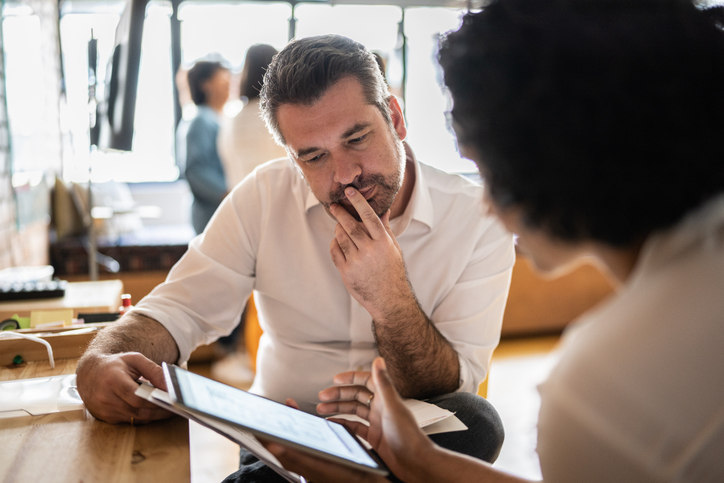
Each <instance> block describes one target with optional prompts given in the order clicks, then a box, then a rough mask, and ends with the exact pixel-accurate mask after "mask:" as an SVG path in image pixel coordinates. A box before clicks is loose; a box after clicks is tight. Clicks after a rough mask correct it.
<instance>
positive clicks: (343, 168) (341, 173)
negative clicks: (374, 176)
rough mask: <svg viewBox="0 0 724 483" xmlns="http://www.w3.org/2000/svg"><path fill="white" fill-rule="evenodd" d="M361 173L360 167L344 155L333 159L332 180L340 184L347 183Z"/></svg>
mask: <svg viewBox="0 0 724 483" xmlns="http://www.w3.org/2000/svg"><path fill="white" fill-rule="evenodd" d="M360 174H362V167H361V166H360V165H359V164H358V163H357V162H355V161H354V160H352V159H350V158H348V157H345V158H340V159H336V160H335V161H334V181H335V182H337V183H339V184H341V185H343V186H344V185H348V184H351V183H352V182H354V181H355V179H357V177H358V176H359V175H360Z"/></svg>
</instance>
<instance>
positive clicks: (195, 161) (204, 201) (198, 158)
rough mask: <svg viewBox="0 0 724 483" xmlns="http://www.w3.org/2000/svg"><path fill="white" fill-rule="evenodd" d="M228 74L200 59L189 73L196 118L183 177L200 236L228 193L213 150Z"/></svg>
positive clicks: (188, 140) (218, 65) (188, 137)
mask: <svg viewBox="0 0 724 483" xmlns="http://www.w3.org/2000/svg"><path fill="white" fill-rule="evenodd" d="M230 80H231V73H230V72H229V69H228V68H227V67H226V66H225V65H224V64H223V63H222V62H220V61H210V60H200V61H198V62H196V63H195V64H194V65H193V67H191V69H189V72H188V84H189V90H190V92H191V99H192V100H193V101H194V104H196V106H197V109H198V111H197V113H196V117H194V118H193V120H192V121H191V122H190V124H189V126H188V131H187V132H186V166H185V176H186V180H187V181H188V183H189V188H191V193H192V195H193V203H192V205H191V224H192V225H193V227H194V231H195V232H196V233H197V234H199V233H201V232H202V231H204V228H205V227H206V224H207V223H208V222H209V220H210V219H211V216H212V215H213V214H214V211H216V208H218V206H219V204H220V203H221V200H223V199H224V197H225V196H226V194H227V193H228V189H227V183H226V177H225V175H224V170H223V168H222V165H221V158H219V152H218V150H217V148H216V144H217V142H218V135H219V124H220V116H221V113H222V110H223V108H224V105H225V104H226V101H227V100H228V99H229V83H230Z"/></svg>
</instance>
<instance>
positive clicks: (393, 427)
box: [264, 357, 434, 483]
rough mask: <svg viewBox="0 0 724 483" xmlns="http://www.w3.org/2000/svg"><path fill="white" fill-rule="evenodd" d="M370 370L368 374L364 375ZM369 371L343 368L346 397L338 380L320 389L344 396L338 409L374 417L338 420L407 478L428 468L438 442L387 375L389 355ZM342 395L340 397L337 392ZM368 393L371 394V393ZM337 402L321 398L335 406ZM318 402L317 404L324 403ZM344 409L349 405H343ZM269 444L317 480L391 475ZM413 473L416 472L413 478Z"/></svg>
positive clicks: (282, 459) (279, 456)
mask: <svg viewBox="0 0 724 483" xmlns="http://www.w3.org/2000/svg"><path fill="white" fill-rule="evenodd" d="M365 374H366V375H367V377H365ZM369 376H370V373H363V372H348V373H342V374H338V375H337V376H336V377H335V382H338V381H340V383H345V382H349V383H350V384H351V385H350V386H349V392H347V393H346V395H345V396H344V397H342V393H343V392H344V391H345V388H344V387H342V388H340V391H339V393H338V394H336V393H335V390H336V388H337V386H333V387H330V388H327V389H324V390H323V391H321V392H320V395H322V394H326V395H328V396H330V398H332V399H343V402H342V403H340V404H338V405H337V406H336V409H340V410H343V409H344V410H346V412H349V413H352V414H357V415H360V416H361V415H362V414H365V413H366V415H367V417H368V420H369V423H370V425H369V427H367V426H366V425H364V424H361V423H356V422H350V421H344V420H340V421H339V422H340V423H342V424H344V425H345V426H347V427H348V428H350V429H352V430H353V431H355V432H356V433H357V434H358V435H359V436H361V437H362V438H364V439H366V440H367V441H368V442H369V443H370V444H371V445H372V447H373V449H374V450H375V451H376V452H377V454H378V455H379V456H380V457H381V459H382V460H383V461H384V462H385V464H386V465H387V467H388V468H389V469H390V471H392V472H393V473H394V474H395V475H396V476H397V477H399V478H401V479H402V480H403V481H407V480H408V477H409V476H411V471H413V470H414V471H418V472H420V471H422V472H423V473H424V472H425V468H424V466H425V464H426V461H428V459H427V458H426V456H425V455H426V454H429V452H431V451H433V448H434V444H433V443H432V441H430V439H428V437H427V436H425V434H424V433H423V432H422V431H421V430H420V429H419V428H418V426H417V423H416V422H415V418H414V416H413V415H412V413H411V412H410V411H409V410H408V409H407V407H405V405H404V403H403V401H402V399H401V398H400V396H399V394H398V393H397V391H396V390H395V388H394V385H393V384H392V381H391V380H390V378H389V376H388V375H387V370H386V367H385V363H384V360H383V359H382V358H379V357H378V358H377V359H375V361H374V363H373V365H372V373H371V377H369ZM362 394H374V397H372V398H371V406H370V407H368V408H367V409H366V410H365V409H364V407H367V406H366V405H365V404H362V403H360V402H359V398H357V396H358V395H360V396H361V395H362ZM338 395H339V397H337V396H338ZM367 398H368V399H369V396H367ZM335 404H337V403H336V402H328V403H321V404H320V406H326V405H329V406H326V409H329V410H330V412H334V411H331V410H332V409H334V408H335V406H334V405H335ZM320 406H318V409H319V407H320ZM342 412H344V411H342ZM264 445H265V446H266V448H267V449H268V450H269V451H270V452H271V453H272V454H274V456H276V457H277V459H278V460H279V461H280V462H281V463H282V465H284V467H285V468H287V469H288V470H290V471H294V472H295V473H297V474H300V475H302V476H304V477H305V478H307V479H308V480H310V481H313V482H314V483H321V482H325V481H330V482H337V481H360V482H368V481H386V480H385V479H382V478H381V477H378V476H376V475H372V474H371V473H366V472H360V471H356V470H353V469H350V468H347V467H344V466H341V465H339V464H336V463H331V462H329V461H328V460H323V459H320V458H317V457H314V456H310V455H308V454H306V453H303V452H301V451H298V450H296V449H293V448H289V447H287V446H283V445H281V444H279V443H271V442H264ZM410 479H412V478H410Z"/></svg>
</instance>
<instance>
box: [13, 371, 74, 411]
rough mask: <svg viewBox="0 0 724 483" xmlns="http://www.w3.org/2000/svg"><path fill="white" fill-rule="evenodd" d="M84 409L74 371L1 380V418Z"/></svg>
mask: <svg viewBox="0 0 724 483" xmlns="http://www.w3.org/2000/svg"><path fill="white" fill-rule="evenodd" d="M80 409H83V401H82V400H81V398H80V396H79V395H78V391H77V389H76V387H75V374H67V375H64V376H52V377H36V378H33V379H17V380H14V381H2V382H0V418H13V417H18V416H37V415H40V414H49V413H57V412H61V411H76V410H80Z"/></svg>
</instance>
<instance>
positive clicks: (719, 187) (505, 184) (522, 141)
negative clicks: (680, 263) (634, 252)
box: [439, 0, 724, 246]
mask: <svg viewBox="0 0 724 483" xmlns="http://www.w3.org/2000/svg"><path fill="white" fill-rule="evenodd" d="M439 61H440V64H441V65H442V67H443V71H444V76H445V83H446V85H447V87H448V89H449V91H450V93H451V95H452V97H453V102H454V107H453V109H452V119H453V123H454V126H455V129H456V132H457V135H458V142H459V143H460V145H461V146H465V147H467V148H470V151H471V152H472V153H474V157H475V158H476V162H477V164H478V168H479V170H480V172H481V175H482V176H483V178H484V179H485V182H486V184H487V185H488V186H489V189H490V195H491V197H492V199H493V202H494V203H495V204H496V205H498V206H499V207H502V208H505V207H508V206H516V207H519V208H520V209H521V210H522V212H523V214H524V222H525V223H526V224H527V225H528V226H531V227H534V228H541V229H544V230H545V231H546V232H547V233H549V234H551V235H553V236H555V237H558V238H560V239H564V240H585V239H589V240H598V241H602V242H605V243H608V244H611V245H614V246H625V245H630V244H634V243H637V242H640V241H641V240H643V239H644V238H645V237H646V236H647V235H649V234H650V233H651V232H653V231H656V230H659V229H663V228H666V227H669V226H671V225H673V224H674V223H676V222H677V221H678V220H679V219H680V218H682V216H683V215H684V214H685V213H687V212H688V211H690V210H691V209H693V208H694V207H696V206H697V205H700V204H701V203H703V202H704V201H706V200H707V199H709V198H711V197H712V196H714V195H715V194H717V193H720V192H722V191H724V169H723V168H722V164H723V163H724V33H722V31H721V30H720V29H719V28H718V27H717V26H715V22H714V21H713V20H712V19H711V17H710V16H709V15H705V14H703V13H702V12H701V11H700V10H699V9H697V8H696V7H694V6H693V5H692V4H691V2H689V1H685V0H635V1H630V0H502V1H493V2H491V3H490V4H489V5H488V6H486V7H485V8H484V9H483V10H482V11H481V12H478V13H474V14H468V15H467V16H466V17H465V18H464V20H463V24H462V26H461V27H460V29H459V30H458V31H456V32H453V33H450V34H448V35H447V37H446V38H445V39H444V40H443V43H442V45H441V48H440V52H439Z"/></svg>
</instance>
